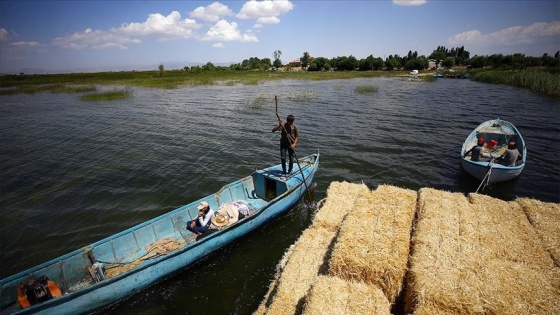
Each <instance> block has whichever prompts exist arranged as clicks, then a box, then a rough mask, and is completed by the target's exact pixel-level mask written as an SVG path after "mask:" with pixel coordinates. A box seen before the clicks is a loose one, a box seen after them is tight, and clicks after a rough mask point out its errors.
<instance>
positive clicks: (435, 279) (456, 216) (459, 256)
mask: <svg viewBox="0 0 560 315" xmlns="http://www.w3.org/2000/svg"><path fill="white" fill-rule="evenodd" d="M468 207H469V203H468V200H467V198H466V197H465V196H464V195H463V194H461V193H451V192H445V191H439V190H435V189H431V188H422V189H420V191H419V196H418V213H417V216H418V217H417V222H416V227H415V230H414V232H413V239H412V241H413V242H412V254H411V257H410V270H409V272H408V274H407V283H408V287H407V291H406V309H407V312H408V313H415V314H430V313H433V314H438V313H440V314H445V313H446V312H447V311H448V312H451V313H455V314H472V313H477V312H478V311H480V310H481V306H480V302H479V301H478V296H477V294H476V289H475V288H476V287H473V286H471V285H469V284H468V283H470V282H471V281H472V279H473V274H472V270H469V269H468V268H467V266H466V265H465V259H466V257H467V256H472V254H473V251H474V250H473V249H466V250H464V252H462V250H463V249H462V248H461V238H462V237H463V235H462V234H461V233H462V232H463V231H461V228H460V220H461V217H460V209H464V208H468ZM464 232H466V234H469V232H468V231H464ZM470 234H471V235H472V234H473V233H470ZM462 270H465V272H462ZM435 310H440V311H435Z"/></svg>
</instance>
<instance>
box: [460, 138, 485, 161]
mask: <svg viewBox="0 0 560 315" xmlns="http://www.w3.org/2000/svg"><path fill="white" fill-rule="evenodd" d="M484 142H485V141H484V138H479V139H478V142H477V143H476V145H475V146H474V147H472V148H471V149H470V150H468V151H467V152H465V155H463V157H467V155H469V153H470V154H471V161H475V162H487V161H490V156H488V155H487V154H485V153H483V149H484Z"/></svg>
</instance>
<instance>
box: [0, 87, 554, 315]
mask: <svg viewBox="0 0 560 315" xmlns="http://www.w3.org/2000/svg"><path fill="white" fill-rule="evenodd" d="M358 86H374V87H376V88H377V92H376V93H356V87H358ZM133 95H134V97H133V98H131V99H125V100H118V101H112V102H81V101H79V100H78V97H77V96H76V95H66V94H48V93H46V94H35V95H12V96H4V97H2V102H1V105H0V122H1V124H0V130H1V134H2V142H1V143H2V145H1V147H0V161H1V169H0V175H1V177H0V178H1V183H0V185H1V186H0V188H1V189H0V205H1V207H2V212H1V214H0V216H1V217H0V219H1V220H0V224H1V232H0V233H1V243H0V246H1V248H0V251H1V262H0V265H1V267H2V268H1V270H0V273H1V276H2V277H6V276H8V275H10V274H13V273H15V272H18V271H21V270H24V269H25V268H28V267H31V266H34V265H36V264H38V263H40V262H43V261H46V260H48V259H52V258H55V257H57V256H59V255H61V254H64V253H66V252H68V251H70V250H73V249H76V248H79V247H81V246H84V245H86V244H88V243H91V242H94V241H97V240H99V239H101V238H103V237H106V236H109V235H112V234H114V233H116V232H119V231H121V230H123V229H125V228H128V227H130V226H133V225H135V224H137V223H140V222H143V221H145V220H147V219H150V218H153V217H155V216H157V215H160V214H162V213H165V212H166V211H169V210H171V209H174V208H177V207H179V206H181V205H183V204H186V203H188V202H191V201H193V200H196V199H198V198H201V197H203V196H205V195H207V194H210V193H213V192H215V191H217V190H218V189H219V188H220V187H221V186H223V185H224V184H226V183H228V182H230V181H233V180H235V179H238V178H240V177H244V176H247V175H249V174H250V173H251V172H252V171H253V170H255V169H256V168H261V167H264V166H268V165H270V164H275V163H278V160H279V153H278V146H279V144H278V140H279V138H278V134H273V133H272V132H271V129H272V127H273V126H274V125H275V124H276V123H277V120H276V112H275V104H274V96H275V95H278V96H279V103H278V112H279V115H280V116H281V117H282V118H285V116H286V115H288V114H293V115H295V117H296V124H297V125H298V126H299V128H300V131H301V141H300V145H299V146H298V151H297V152H298V154H299V155H301V156H303V155H306V154H310V153H314V152H315V151H316V150H317V149H319V150H320V152H321V166H320V169H319V172H318V174H317V186H316V189H315V192H314V195H315V200H319V199H322V198H324V197H325V196H326V191H327V188H328V185H329V183H330V182H332V181H335V180H336V181H342V180H346V181H357V182H364V183H366V184H367V185H368V186H369V187H370V188H375V187H376V186H377V185H379V184H390V185H395V186H400V187H405V188H409V189H414V190H418V189H420V188H421V187H433V188H437V189H443V190H448V191H458V192H464V193H468V192H472V191H475V190H476V188H477V187H478V184H479V182H478V181H477V180H476V179H474V178H472V177H470V176H469V175H467V174H466V173H465V172H463V170H462V169H461V166H460V162H459V155H460V150H461V145H462V143H463V141H464V139H465V138H466V137H467V136H468V134H469V133H470V132H471V131H472V129H474V128H475V127H476V126H478V124H480V123H481V122H482V121H484V120H488V119H492V118H501V119H504V120H508V121H510V122H512V123H513V124H515V125H516V127H517V128H518V129H519V130H520V132H521V133H522V135H523V137H524V138H525V141H526V143H527V147H528V159H527V166H526V167H525V170H524V171H523V173H522V174H521V176H520V177H518V178H517V179H515V180H513V181H510V182H506V183H502V184H498V185H495V186H490V187H488V188H487V189H486V190H485V191H484V193H486V194H488V195H491V196H493V197H497V198H501V199H504V200H512V199H514V198H516V197H534V198H537V199H540V200H543V201H552V202H560V165H559V164H560V163H559V162H558V161H560V109H559V106H558V101H557V100H555V99H551V98H548V97H545V96H539V95H536V94H534V93H531V92H528V91H525V90H520V89H515V88H511V87H507V86H496V85H486V84H481V83H476V82H471V81H469V80H450V79H440V80H438V81H436V82H434V83H422V82H408V81H401V80H397V79H391V78H380V79H352V80H333V81H326V82H314V81H290V80H286V81H281V82H268V83H264V84H260V85H256V86H241V85H239V86H202V87H185V88H180V89H176V90H159V89H135V90H134V92H133ZM311 217H312V213H311V212H310V211H309V210H308V209H307V208H306V207H305V205H303V204H300V205H299V206H298V207H296V208H295V209H292V210H291V211H290V212H289V213H288V214H287V215H285V216H282V217H281V218H279V219H277V220H276V221H274V222H272V223H269V224H268V225H267V226H265V227H263V228H261V229H260V230H258V231H255V232H254V233H252V234H251V235H249V236H248V237H245V238H243V239H242V240H240V241H238V242H236V243H234V244H231V245H230V246H228V247H227V248H225V249H223V250H222V251H220V252H218V253H216V254H213V255H211V256H210V257H208V258H207V259H206V260H205V261H204V262H202V263H201V264H199V265H197V266H195V267H193V268H189V269H188V270H187V271H185V272H181V273H179V274H177V275H176V276H174V277H172V278H170V279H168V280H166V281H164V282H163V283H160V284H158V285H156V286H153V287H151V288H150V289H147V290H144V291H142V292H141V293H139V294H137V295H135V296H133V297H131V298H130V299H128V300H127V301H124V302H122V303H120V304H118V305H116V306H112V307H111V308H110V309H108V310H105V311H104V312H106V313H114V314H138V313H141V314H152V313H159V312H162V311H174V312H178V313H189V312H193V311H194V310H198V309H205V310H207V312H206V313H207V314H224V313H236V314H246V313H250V312H252V311H253V310H254V309H256V307H257V305H258V304H259V302H260V300H261V299H262V297H263V295H264V293H265V292H266V287H267V286H268V283H269V281H270V279H271V277H272V275H273V273H274V267H275V265H276V263H277V262H278V261H279V259H280V258H281V257H282V254H283V253H284V251H285V250H286V249H287V247H289V245H290V244H292V243H293V242H294V241H295V240H296V239H297V238H298V237H299V235H300V233H301V231H302V230H303V229H305V228H306V227H307V226H308V225H309V223H310V220H311ZM217 288H218V289H217ZM186 292H188V293H186ZM217 294H218V296H217ZM214 297H216V298H219V300H220V302H219V303H216V299H215V298H214Z"/></svg>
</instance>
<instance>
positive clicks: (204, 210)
mask: <svg viewBox="0 0 560 315" xmlns="http://www.w3.org/2000/svg"><path fill="white" fill-rule="evenodd" d="M197 208H198V216H197V217H196V218H194V219H192V220H191V221H188V222H187V230H189V231H191V232H193V233H194V234H196V235H201V234H202V233H204V232H206V231H208V228H209V227H210V223H212V218H213V217H214V210H212V209H210V205H209V204H208V202H206V201H203V202H201V203H200V204H199V205H198V206H197Z"/></svg>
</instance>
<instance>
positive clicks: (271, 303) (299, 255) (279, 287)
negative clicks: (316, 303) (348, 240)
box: [255, 228, 336, 315]
mask: <svg viewBox="0 0 560 315" xmlns="http://www.w3.org/2000/svg"><path fill="white" fill-rule="evenodd" d="M335 236H336V232H334V231H330V230H327V229H316V228H309V229H307V230H305V231H304V232H303V234H302V235H301V236H300V238H299V239H298V240H297V242H296V243H295V245H294V247H293V248H292V249H291V253H290V254H289V256H288V257H287V262H286V264H285V266H284V267H283V269H282V271H281V275H280V276H279V277H278V280H277V284H276V286H275V288H273V289H272V290H273V293H274V294H270V295H269V298H268V299H266V300H263V301H262V302H261V305H262V304H264V305H262V306H259V308H258V309H257V312H255V314H264V313H266V314H270V315H274V314H281V315H284V314H299V313H301V311H302V307H303V305H304V303H305V296H306V294H307V291H308V290H309V288H310V287H311V284H312V283H313V282H314V281H315V279H316V278H317V276H318V275H319V274H322V273H324V272H325V271H326V266H324V263H325V260H326V257H327V253H328V251H329V247H330V245H331V243H332V242H333V239H334V238H335ZM261 312H264V313H261Z"/></svg>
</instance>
